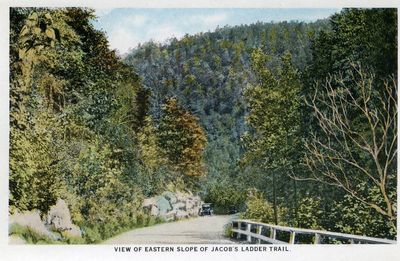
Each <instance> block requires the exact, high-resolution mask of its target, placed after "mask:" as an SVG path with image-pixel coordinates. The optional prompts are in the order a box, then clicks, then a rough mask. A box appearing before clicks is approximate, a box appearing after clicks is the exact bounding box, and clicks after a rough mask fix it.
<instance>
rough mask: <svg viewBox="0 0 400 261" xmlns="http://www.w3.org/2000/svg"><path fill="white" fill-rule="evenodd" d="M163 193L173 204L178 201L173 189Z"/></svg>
mask: <svg viewBox="0 0 400 261" xmlns="http://www.w3.org/2000/svg"><path fill="white" fill-rule="evenodd" d="M162 195H163V196H164V198H166V199H167V200H168V201H169V203H170V204H171V205H172V204H175V203H176V202H177V201H178V199H177V197H176V195H175V194H174V193H173V192H171V191H166V192H164V193H163V194H162Z"/></svg>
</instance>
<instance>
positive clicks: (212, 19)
mask: <svg viewBox="0 0 400 261" xmlns="http://www.w3.org/2000/svg"><path fill="white" fill-rule="evenodd" d="M338 11H340V9H317V8H313V9H305V8H301V9H250V8H244V9H243V8H215V9H206V8H181V9H156V8H149V9H139V8H116V9H96V14H97V16H98V19H97V20H96V21H94V22H93V23H94V26H95V27H96V28H97V29H101V30H103V31H105V32H106V34H107V36H108V39H109V42H110V46H111V48H112V49H117V50H118V51H119V52H120V53H121V54H123V53H125V52H127V51H128V50H129V48H135V47H136V46H137V45H138V44H139V43H144V42H146V41H149V40H153V41H157V42H165V41H166V40H167V39H169V38H171V37H177V38H180V37H182V36H183V35H185V34H186V33H188V34H195V33H198V32H207V31H213V30H215V28H216V27H217V26H219V27H223V26H225V25H231V26H233V25H240V24H251V23H255V22H257V21H262V22H271V21H274V22H279V21H285V20H286V21H292V20H297V21H305V22H309V21H315V20H317V19H322V18H326V17H329V16H330V15H332V14H334V13H336V12H338Z"/></svg>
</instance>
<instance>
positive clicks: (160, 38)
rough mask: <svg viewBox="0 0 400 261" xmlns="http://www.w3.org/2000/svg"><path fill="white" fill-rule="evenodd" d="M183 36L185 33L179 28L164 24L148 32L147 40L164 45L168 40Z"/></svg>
mask: <svg viewBox="0 0 400 261" xmlns="http://www.w3.org/2000/svg"><path fill="white" fill-rule="evenodd" d="M182 36H184V33H183V32H182V31H180V30H179V29H178V28H177V27H175V26H173V25H169V24H163V25H160V26H158V27H156V28H154V29H151V30H149V31H147V37H146V38H147V39H152V40H154V41H156V42H160V43H162V42H164V41H165V40H167V39H170V38H173V37H176V38H180V37H182Z"/></svg>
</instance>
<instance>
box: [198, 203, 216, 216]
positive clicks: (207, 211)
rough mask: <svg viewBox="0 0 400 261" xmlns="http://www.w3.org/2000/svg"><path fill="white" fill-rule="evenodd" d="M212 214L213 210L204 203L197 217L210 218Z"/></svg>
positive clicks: (209, 205)
mask: <svg viewBox="0 0 400 261" xmlns="http://www.w3.org/2000/svg"><path fill="white" fill-rule="evenodd" d="M212 214H213V209H212V206H211V204H209V203H205V204H203V205H201V208H200V209H199V216H205V215H209V216H211V215H212Z"/></svg>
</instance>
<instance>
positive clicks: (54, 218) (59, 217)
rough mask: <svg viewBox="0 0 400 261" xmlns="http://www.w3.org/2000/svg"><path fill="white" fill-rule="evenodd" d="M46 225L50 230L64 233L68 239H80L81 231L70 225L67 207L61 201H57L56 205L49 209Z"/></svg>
mask: <svg viewBox="0 0 400 261" xmlns="http://www.w3.org/2000/svg"><path fill="white" fill-rule="evenodd" d="M46 224H47V225H48V226H50V227H51V229H52V230H54V231H58V232H64V233H66V234H67V235H68V236H70V237H81V230H80V229H79V227H78V226H76V225H74V224H72V220H71V214H70V212H69V209H68V205H67V203H65V201H64V200H62V199H58V200H57V203H56V205H54V206H52V207H51V208H50V210H49V212H48V214H47V221H46Z"/></svg>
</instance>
